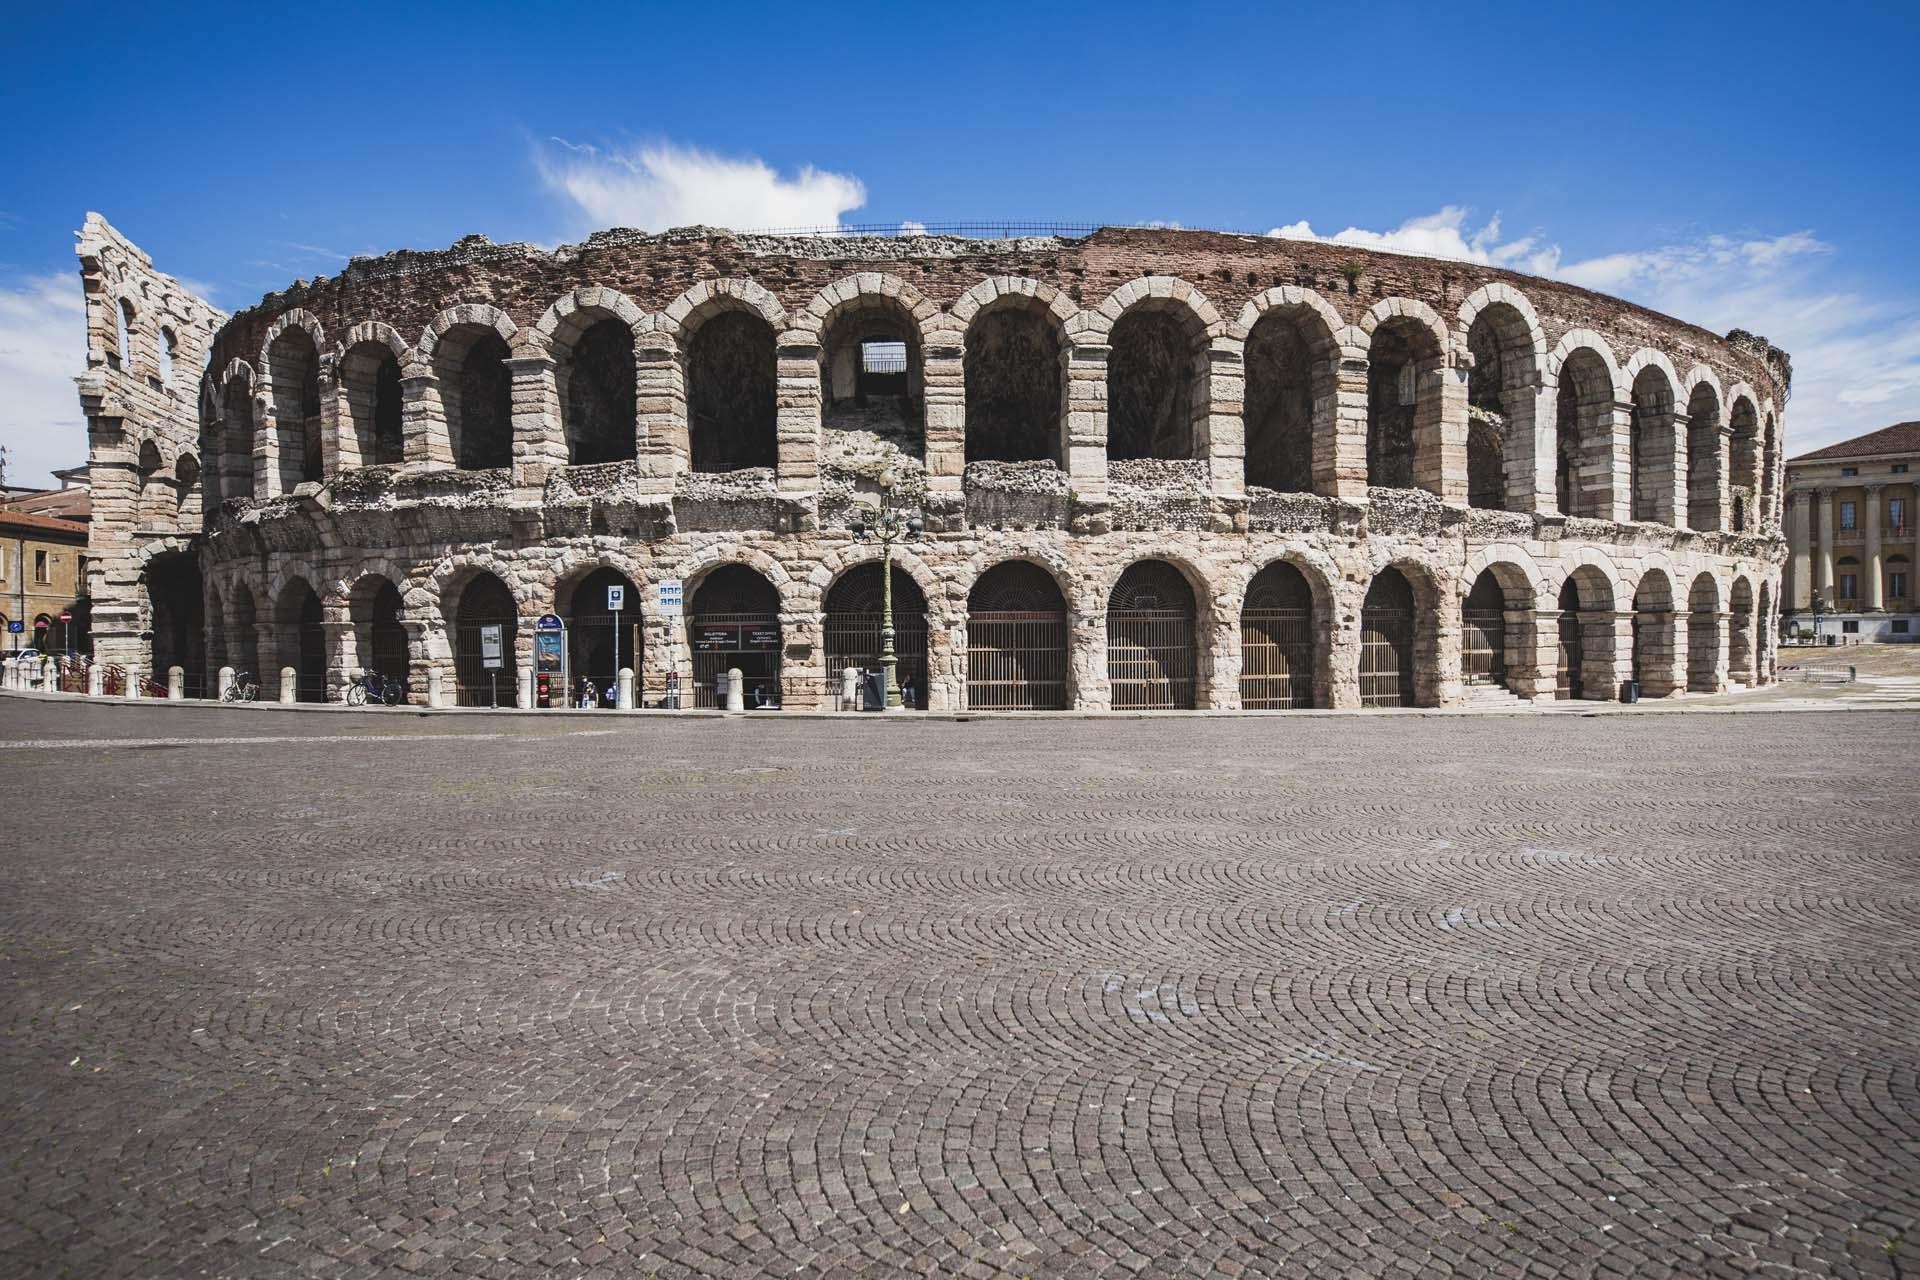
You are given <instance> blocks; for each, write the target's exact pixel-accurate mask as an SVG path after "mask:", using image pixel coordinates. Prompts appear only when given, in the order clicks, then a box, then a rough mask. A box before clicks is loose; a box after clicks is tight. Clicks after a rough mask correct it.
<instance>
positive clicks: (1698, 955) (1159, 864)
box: [0, 699, 1920, 1278]
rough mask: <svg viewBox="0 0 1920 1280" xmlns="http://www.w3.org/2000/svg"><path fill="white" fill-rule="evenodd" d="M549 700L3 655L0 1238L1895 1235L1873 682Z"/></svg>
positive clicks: (1202, 1257)
mask: <svg viewBox="0 0 1920 1280" xmlns="http://www.w3.org/2000/svg"><path fill="white" fill-rule="evenodd" d="M554 721H555V722H554V723H553V724H552V725H551V726H549V725H548V724H547V723H545V722H539V721H523V720H512V719H508V718H504V717H502V718H498V719H492V720H490V719H489V718H487V717H484V716H476V717H469V718H442V719H437V720H428V719H423V718H420V717H414V716H408V715H406V714H404V713H379V712H375V713H369V714H367V715H365V716H311V715H309V716H300V715H292V714H286V713H277V712H270V711H263V712H259V713H252V712H238V711H236V712H229V713H226V714H222V713H221V712H219V711H214V710H191V711H189V710H183V709H178V708H173V709H162V708H150V709H149V708H137V707H110V706H95V707H88V706H77V705H57V704H50V703H26V702H21V701H17V700H11V699H4V700H0V739H4V740H6V742H7V743H8V744H9V745H7V746H5V747H3V748H0V797H4V800H5V807H4V812H5V813H6V815H7V817H8V820H9V821H8V823H7V831H8V834H9V836H10V837H11V839H10V842H9V845H8V848H7V850H6V852H5V854H4V855H0V975H4V984H3V985H0V1032H4V1039H3V1040H0V1079H4V1082H5V1083H4V1086H0V1088H3V1089H4V1094H3V1095H0V1096H4V1099H5V1102H6V1105H5V1107H4V1108H0V1137H4V1148H0V1275H5V1276H8V1277H41V1276H68V1275H70V1276H76V1277H89V1278H91V1277H101V1276H122V1275H166V1276H174V1275H182V1276H185V1275H193V1276H200V1275H208V1276H292V1275H301V1276H317V1277H348V1276H354V1277H357V1276H375V1275H381V1276H385V1275H404V1274H420V1275H462V1276H469V1275H470V1276H510V1275H512V1276H519V1275H545V1274H550V1275H556V1276H576V1275H582V1274H585V1275H594V1276H602V1275H604V1276H634V1275H640V1276H644V1275H650V1274H657V1275H660V1276H688V1275H748V1274H779V1275H800V1276H808V1275H855V1274H859V1275H872V1276H895V1275H904V1274H922V1273H932V1274H942V1275H951V1274H958V1275H967V1276H976V1275H977V1276H999V1275H1005V1276H1019V1275H1034V1276H1042V1275H1045V1276H1055V1275H1062V1276H1096V1275H1102V1276H1104V1275H1117V1276H1119V1275H1132V1274H1140V1275H1152V1276H1158V1275H1170V1274H1189V1275H1193V1274H1212V1275H1229V1276H1232V1275H1243V1276H1266V1275H1278V1274H1296V1275H1307V1274H1311V1275H1316V1276H1327V1275H1333V1276H1341V1275H1365V1276H1372V1275H1381V1274H1391V1275H1396V1276H1397V1275H1423V1276H1424V1275H1445V1274H1456V1275H1506V1276H1519V1275H1523V1274H1524V1275H1529V1276H1532V1275H1574V1276H1587V1275H1608V1276H1611V1275H1685V1276H1701V1275H1736V1274H1743V1273H1747V1272H1750V1271H1756V1270H1759V1271H1766V1272H1768V1273H1769V1274H1773V1275H1783V1276H1784V1275H1816V1276H1824V1275H1848V1276H1851V1275H1866V1276H1894V1275H1900V1274H1903V1272H1902V1268H1905V1272H1904V1273H1905V1274H1908V1275H1913V1274H1920V1239H1916V1238H1915V1236H1916V1232H1915V1222H1916V1217H1917V1216H1920V1172H1917V1171H1920V985H1917V984H1916V967H1917V965H1916V959H1915V956H1916V952H1915V942H1916V938H1920V854H1916V833H1917V832H1920V819H1917V818H1916V811H1915V803H1914V797H1915V788H1916V782H1920V769H1917V768H1916V764H1917V763H1920V715H1916V714H1914V713H1911V712H1902V713H1880V712H1870V711H1867V712H1857V713H1851V714H1847V715H1834V716H1825V715H1778V716H1767V715H1759V716H1743V717H1724V716H1700V717H1686V716H1658V717H1653V716H1648V717H1632V716H1615V717H1606V718H1597V719H1581V718H1577V717H1570V716H1568V717H1563V716H1540V717H1526V716H1521V717H1454V718H1435V717H1411V716H1407V717H1401V716H1392V715H1387V716H1375V717H1349V718H1343V719H1328V718H1315V719H1284V718H1281V719H1275V718H1263V719H1248V720H1224V719H1222V720H1181V721H1160V722H1154V721H1151V720H1123V721H1113V722H1101V721H1098V720H1069V721H1052V722H1018V721H1005V720H1001V721H994V722H979V721H976V722H971V723H950V722H949V723H925V722H921V723H900V722H894V723H885V724H880V723H875V722H873V721H871V720H862V721H851V720H849V721H841V722H831V723H830V722H824V721H820V720H812V721H796V720H789V721H785V722H782V721H781V720H780V719H779V718H778V717H777V716H769V717H767V718H764V719H758V718H747V719H735V720H726V721H722V720H702V721H687V720H680V721H674V722H665V721H649V720H646V719H645V718H639V719H630V720H623V721H620V722H618V723H617V724H616V723H615V722H613V721H612V719H611V718H608V720H607V721H606V722H604V723H601V722H596V721H595V720H594V719H593V718H592V717H590V716H587V717H572V718H567V717H555V718H554ZM48 735H58V736H64V737H66V738H68V739H71V740H79V741H85V742H91V743H92V745H74V746H70V747H67V748H65V749H58V750H46V749H39V748H37V747H33V746H22V745H18V744H20V743H22V742H32V741H34V740H37V739H40V738H43V737H45V736H48ZM249 739H254V740H251V741H250V740H249Z"/></svg>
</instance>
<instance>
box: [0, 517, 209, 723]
mask: <svg viewBox="0 0 1920 1280" xmlns="http://www.w3.org/2000/svg"><path fill="white" fill-rule="evenodd" d="M147 604H148V607H149V609H150V611H151V616H152V619H153V621H152V627H153V649H152V653H153V670H152V671H149V672H148V673H147V675H148V676H149V677H150V678H151V679H152V680H153V681H154V682H155V683H156V684H159V685H160V686H162V687H165V685H166V683H167V672H168V670H169V669H170V668H172V667H179V668H181V669H182V670H183V671H184V672H185V673H186V676H185V681H186V694H187V696H188V697H189V698H204V697H205V696H206V694H207V679H206V677H207V650H206V643H207V639H206V637H207V628H206V612H205V611H206V603H205V597H204V594H203V587H202V584H201V581H200V564H199V561H197V560H196V559H194V558H193V557H192V556H190V555H185V554H182V553H178V552H175V553H171V554H167V555H159V556H155V557H154V558H153V559H152V560H151V561H150V562H148V564H147ZM38 639H39V637H36V640H38Z"/></svg>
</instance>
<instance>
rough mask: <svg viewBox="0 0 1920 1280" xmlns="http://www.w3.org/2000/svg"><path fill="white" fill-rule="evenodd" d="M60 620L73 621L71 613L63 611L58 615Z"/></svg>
mask: <svg viewBox="0 0 1920 1280" xmlns="http://www.w3.org/2000/svg"><path fill="white" fill-rule="evenodd" d="M60 621H62V622H72V621H73V615H72V614H71V613H63V614H61V615H60Z"/></svg>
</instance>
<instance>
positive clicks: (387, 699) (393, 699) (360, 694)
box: [347, 671, 407, 707]
mask: <svg viewBox="0 0 1920 1280" xmlns="http://www.w3.org/2000/svg"><path fill="white" fill-rule="evenodd" d="M406 696H407V687H406V685H404V684H402V683H401V682H400V681H398V680H389V679H387V678H386V677H385V676H383V675H381V674H380V673H379V672H378V671H362V672H361V673H360V675H359V677H358V678H356V679H355V680H354V682H353V683H352V684H350V685H348V686H347V705H348V706H350V707H364V706H366V705H367V704H368V703H369V702H376V703H379V704H380V705H381V706H385V707H397V706H399V705H400V703H401V702H402V701H404V700H405V698H406Z"/></svg>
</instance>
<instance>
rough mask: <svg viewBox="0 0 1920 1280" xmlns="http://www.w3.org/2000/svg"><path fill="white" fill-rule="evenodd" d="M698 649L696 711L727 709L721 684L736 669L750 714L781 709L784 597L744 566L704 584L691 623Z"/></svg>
mask: <svg viewBox="0 0 1920 1280" xmlns="http://www.w3.org/2000/svg"><path fill="white" fill-rule="evenodd" d="M687 638H688V639H689V640H690V641H692V643H693V705H694V706H696V707H724V706H725V705H726V699H725V698H724V697H723V696H721V695H720V693H719V679H720V677H722V676H724V675H726V673H727V672H728V671H729V670H731V669H734V668H738V669H739V671H740V675H741V677H742V686H741V687H742V691H743V692H742V697H743V699H744V701H745V703H746V706H747V709H748V710H753V709H754V708H757V707H778V706H779V705H780V702H781V699H780V593H779V591H777V590H776V589H775V588H774V585H773V584H772V583H771V582H768V581H767V580H766V579H765V578H763V577H761V576H760V575H759V574H758V573H756V572H755V571H753V570H752V569H749V568H748V567H747V566H746V565H743V564H729V565H722V566H720V567H719V568H718V569H715V570H714V571H713V572H712V573H709V574H708V575H707V576H706V577H704V578H702V579H701V580H700V585H699V586H697V587H695V588H694V591H693V612H692V614H691V616H689V617H688V619H687Z"/></svg>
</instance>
